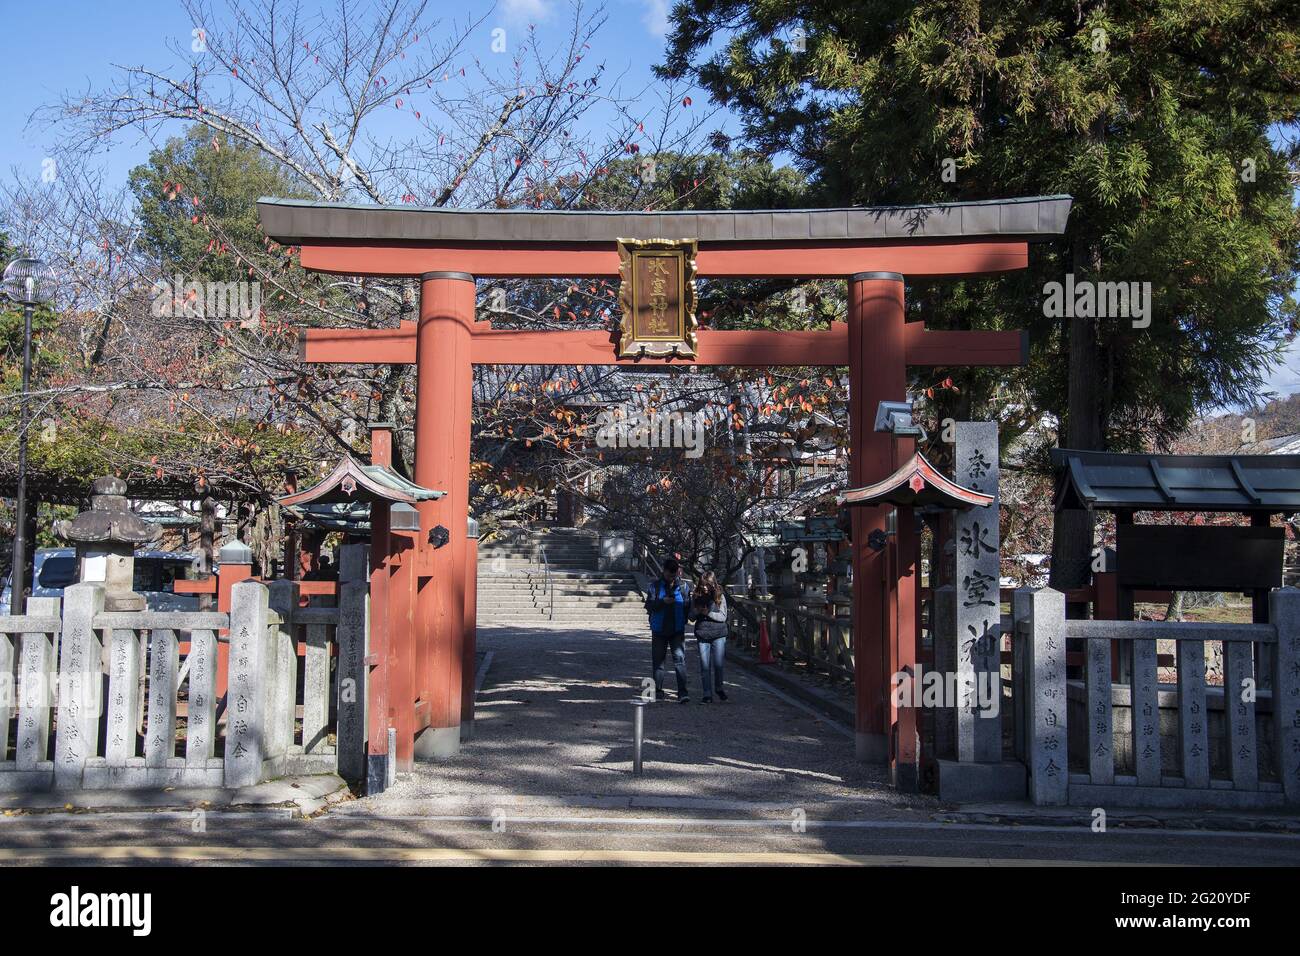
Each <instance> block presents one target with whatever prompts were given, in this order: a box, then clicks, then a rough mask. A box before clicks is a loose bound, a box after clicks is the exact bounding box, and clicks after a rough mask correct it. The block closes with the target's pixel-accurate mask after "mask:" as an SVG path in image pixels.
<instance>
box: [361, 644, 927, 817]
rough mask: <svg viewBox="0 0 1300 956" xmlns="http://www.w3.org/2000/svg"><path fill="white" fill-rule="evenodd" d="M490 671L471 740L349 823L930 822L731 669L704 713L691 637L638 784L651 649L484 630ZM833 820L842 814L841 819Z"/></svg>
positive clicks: (815, 722) (825, 732) (372, 801)
mask: <svg viewBox="0 0 1300 956" xmlns="http://www.w3.org/2000/svg"><path fill="white" fill-rule="evenodd" d="M478 646H479V649H480V650H483V651H488V650H490V651H492V652H493V655H494V656H493V660H492V665H491V668H490V670H489V672H488V674H487V679H486V681H485V682H484V686H483V688H482V689H481V690H480V692H479V697H478V709H477V716H476V724H475V730H474V737H473V740H472V741H470V742H469V743H468V744H467V745H466V746H465V747H464V748H463V749H462V751H461V753H460V754H458V755H457V756H456V757H454V758H452V759H450V760H446V761H442V762H439V763H436V764H421V765H419V767H418V768H417V770H416V771H415V772H414V773H411V774H403V775H401V776H400V777H399V779H398V782H397V784H396V785H395V786H394V787H391V788H389V790H388V791H386V792H385V793H383V794H381V795H378V796H375V797H368V798H365V799H362V800H359V801H355V802H352V803H349V804H345V805H344V806H342V807H340V808H339V810H340V812H344V813H366V812H374V813H384V814H393V813H417V814H418V813H430V814H445V813H449V812H477V811H481V810H486V809H488V808H490V807H493V806H522V805H527V806H538V807H545V806H551V807H564V808H568V809H572V808H589V809H599V808H604V809H610V808H658V809H671V808H678V809H703V810H708V809H715V810H717V811H727V810H731V811H741V810H751V811H756V812H759V811H762V810H764V809H769V810H772V811H773V812H788V810H789V808H792V807H814V806H816V807H817V808H818V812H819V813H821V814H823V815H825V814H826V813H827V812H832V811H834V810H838V811H839V812H842V813H844V814H849V815H852V816H855V817H861V816H862V815H863V814H864V813H865V814H868V815H870V816H872V817H875V816H880V817H882V818H884V817H890V818H892V817H896V816H898V815H900V814H901V815H904V816H906V815H910V814H915V813H916V812H917V811H922V812H928V811H932V810H933V809H934V808H935V807H936V806H937V804H935V803H934V801H932V800H930V799H929V798H926V797H917V796H913V795H904V794H898V793H895V792H894V791H892V790H890V789H889V787H888V786H887V784H886V782H885V771H884V769H883V768H881V767H877V766H870V765H866V764H861V763H859V762H858V761H857V760H856V759H855V758H854V754H853V740H852V737H851V735H850V734H846V733H845V732H844V731H845V730H846V729H850V728H843V727H840V726H838V725H834V724H832V722H831V721H830V720H829V719H828V718H824V717H820V716H818V715H816V714H814V713H811V712H809V711H808V710H805V709H803V708H802V707H800V706H798V705H796V704H795V703H794V702H793V701H790V700H789V699H788V698H784V697H783V696H782V695H780V694H779V693H778V692H774V691H773V689H771V688H769V687H768V686H767V685H766V684H765V683H764V682H762V681H760V680H758V679H756V678H754V677H753V676H751V675H749V674H747V673H746V672H745V671H743V670H742V669H741V668H739V667H737V666H734V665H733V666H730V667H729V668H728V669H727V685H728V693H729V694H730V697H731V699H730V701H728V702H727V703H721V702H718V701H716V700H715V702H714V703H711V704H701V703H700V702H699V699H700V696H699V694H700V683H699V656H698V654H697V651H696V648H695V641H694V639H693V638H688V640H687V668H688V671H689V675H690V690H691V693H692V701H691V702H690V703H688V704H679V703H677V702H676V701H675V700H674V699H672V698H673V693H672V692H673V691H674V689H675V679H674V678H673V676H672V673H671V670H670V671H669V676H668V682H667V689H668V690H669V695H670V699H669V700H668V701H666V702H663V703H658V704H654V705H652V706H651V707H649V709H648V710H647V712H646V722H645V723H646V730H645V751H644V756H645V773H644V775H643V776H641V777H637V776H634V775H633V774H632V772H631V769H632V742H631V736H632V711H633V705H632V704H631V701H632V699H633V698H634V697H635V696H637V694H638V693H639V692H640V689H641V681H642V679H643V678H644V677H645V676H647V675H648V674H649V673H650V638H649V635H648V633H646V632H644V631H632V630H629V629H624V628H618V629H609V630H598V629H584V630H576V629H573V628H571V627H568V626H530V627H513V626H512V627H504V626H501V627H487V626H484V627H480V628H479V634H478ZM836 815H838V814H836Z"/></svg>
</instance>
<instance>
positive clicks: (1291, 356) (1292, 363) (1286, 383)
mask: <svg viewBox="0 0 1300 956" xmlns="http://www.w3.org/2000/svg"><path fill="white" fill-rule="evenodd" d="M1264 388H1265V389H1266V390H1269V391H1273V392H1277V394H1278V397H1280V398H1285V397H1286V396H1287V395H1290V394H1292V393H1293V392H1300V336H1297V337H1296V338H1295V340H1294V341H1292V342H1291V345H1290V347H1289V348H1288V349H1287V350H1286V352H1284V353H1283V355H1282V364H1281V365H1278V366H1276V367H1275V368H1274V369H1273V371H1272V372H1271V373H1270V374H1269V375H1267V376H1265V379H1264Z"/></svg>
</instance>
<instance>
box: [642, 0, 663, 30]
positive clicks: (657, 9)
mask: <svg viewBox="0 0 1300 956" xmlns="http://www.w3.org/2000/svg"><path fill="white" fill-rule="evenodd" d="M642 2H643V3H644V4H645V13H644V14H642V15H641V22H642V23H644V24H645V28H646V29H647V30H649V31H650V32H651V33H652V34H654V35H655V36H657V37H662V36H667V35H668V0H642Z"/></svg>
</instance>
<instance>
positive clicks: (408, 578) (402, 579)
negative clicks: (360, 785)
mask: <svg viewBox="0 0 1300 956" xmlns="http://www.w3.org/2000/svg"><path fill="white" fill-rule="evenodd" d="M400 508H402V506H401V505H397V506H394V508H393V509H392V511H393V512H396V511H398V510H399V509H400ZM390 516H391V513H390ZM393 524H396V522H390V525H389V529H388V542H389V567H390V568H391V573H390V575H389V578H388V594H387V599H388V614H387V617H388V640H387V642H386V645H387V646H386V648H385V654H384V660H383V664H384V667H385V669H386V671H387V682H388V702H387V703H388V706H387V708H386V710H387V713H386V714H385V720H384V734H385V736H387V733H388V728H389V727H393V728H395V729H396V730H397V754H396V761H397V769H398V770H400V771H406V770H410V769H411V768H412V767H413V765H414V763H415V643H416V642H415V640H414V639H413V638H414V634H415V618H416V607H415V602H416V594H417V592H416V575H417V573H418V572H417V568H416V558H417V556H418V549H417V546H416V538H417V536H419V535H420V534H422V533H423V532H422V531H407V530H397V529H396V528H394V527H393ZM389 759H393V755H392V754H389Z"/></svg>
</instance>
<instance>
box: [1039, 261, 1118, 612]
mask: <svg viewBox="0 0 1300 956" xmlns="http://www.w3.org/2000/svg"><path fill="white" fill-rule="evenodd" d="M1073 263H1074V276H1075V281H1076V282H1078V281H1081V280H1084V279H1087V280H1095V279H1096V276H1097V275H1098V273H1099V271H1100V269H1101V246H1100V243H1099V242H1097V240H1095V239H1091V240H1087V241H1080V242H1078V244H1077V245H1076V246H1075V249H1074V256H1073ZM1069 323H1070V324H1069V330H1070V341H1069V352H1068V356H1069V392H1068V400H1067V401H1068V404H1067V409H1066V421H1065V426H1066V427H1065V430H1064V432H1065V434H1064V437H1065V441H1064V442H1063V443H1062V446H1063V447H1066V448H1075V449H1079V450H1080V451H1103V450H1105V424H1104V422H1105V417H1104V416H1105V396H1104V395H1103V394H1102V390H1103V389H1102V356H1101V349H1100V341H1099V336H1098V327H1097V320H1096V319H1085V318H1079V317H1077V316H1076V317H1075V318H1072V319H1070V320H1069ZM1096 523H1097V522H1096V515H1095V514H1094V513H1093V512H1091V511H1083V510H1067V511H1058V512H1056V516H1055V520H1054V522H1053V527H1052V572H1051V586H1052V587H1054V588H1056V589H1057V590H1064V589H1066V588H1078V587H1085V586H1087V584H1088V582H1089V580H1090V576H1091V572H1092V547H1093V536H1094V532H1095V529H1096Z"/></svg>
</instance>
